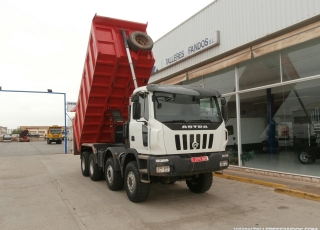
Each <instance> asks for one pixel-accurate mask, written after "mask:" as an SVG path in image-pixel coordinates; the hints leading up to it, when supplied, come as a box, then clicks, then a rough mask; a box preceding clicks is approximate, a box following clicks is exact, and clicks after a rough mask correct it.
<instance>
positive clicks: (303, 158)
mask: <svg viewBox="0 0 320 230" xmlns="http://www.w3.org/2000/svg"><path fill="white" fill-rule="evenodd" d="M298 159H299V161H300V163H301V164H312V163H314V162H315V157H314V156H312V154H311V153H307V152H306V151H302V152H300V153H299V154H298Z"/></svg>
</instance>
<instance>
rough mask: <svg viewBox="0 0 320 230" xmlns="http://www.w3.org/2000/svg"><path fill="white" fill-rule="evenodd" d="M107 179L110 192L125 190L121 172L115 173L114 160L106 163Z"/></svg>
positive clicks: (109, 159) (111, 159) (110, 159)
mask: <svg viewBox="0 0 320 230" xmlns="http://www.w3.org/2000/svg"><path fill="white" fill-rule="evenodd" d="M105 178H106V182H107V185H108V187H109V189H110V190H112V191H117V190H120V189H122V188H123V178H122V176H121V172H120V171H114V162H113V158H112V157H110V158H108V160H107V161H106V166H105Z"/></svg>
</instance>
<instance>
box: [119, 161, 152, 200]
mask: <svg viewBox="0 0 320 230" xmlns="http://www.w3.org/2000/svg"><path fill="white" fill-rule="evenodd" d="M124 178H125V188H126V192H127V196H128V198H129V200H130V201H132V202H134V203H139V202H142V201H145V200H146V199H147V198H148V196H149V192H150V184H149V183H142V182H141V181H140V173H139V170H138V166H137V162H136V161H132V162H130V163H129V164H128V165H127V167H126V171H125V177H124Z"/></svg>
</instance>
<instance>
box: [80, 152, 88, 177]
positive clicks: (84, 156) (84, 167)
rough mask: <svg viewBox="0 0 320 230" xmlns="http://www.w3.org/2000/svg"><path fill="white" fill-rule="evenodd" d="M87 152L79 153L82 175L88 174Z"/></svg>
mask: <svg viewBox="0 0 320 230" xmlns="http://www.w3.org/2000/svg"><path fill="white" fill-rule="evenodd" d="M89 154H90V153H88V152H83V153H82V155H81V171H82V175H83V176H89Z"/></svg>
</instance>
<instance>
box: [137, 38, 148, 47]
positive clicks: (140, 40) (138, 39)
mask: <svg viewBox="0 0 320 230" xmlns="http://www.w3.org/2000/svg"><path fill="white" fill-rule="evenodd" d="M136 41H137V43H138V44H140V45H142V46H145V45H147V43H148V39H146V38H145V37H143V36H137V37H136Z"/></svg>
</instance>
